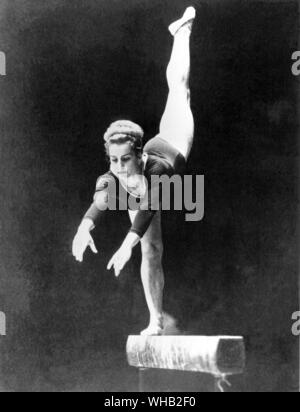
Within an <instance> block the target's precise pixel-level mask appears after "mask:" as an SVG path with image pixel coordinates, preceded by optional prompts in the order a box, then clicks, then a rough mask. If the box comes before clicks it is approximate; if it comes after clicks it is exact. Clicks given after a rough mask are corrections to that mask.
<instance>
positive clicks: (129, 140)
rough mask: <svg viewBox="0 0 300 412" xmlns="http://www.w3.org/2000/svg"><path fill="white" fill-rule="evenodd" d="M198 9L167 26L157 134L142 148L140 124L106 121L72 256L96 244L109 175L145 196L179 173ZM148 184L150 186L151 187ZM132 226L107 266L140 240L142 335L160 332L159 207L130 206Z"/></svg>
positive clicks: (188, 138) (186, 150) (186, 140)
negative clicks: (163, 99) (102, 166)
mask: <svg viewBox="0 0 300 412" xmlns="http://www.w3.org/2000/svg"><path fill="white" fill-rule="evenodd" d="M195 17H196V10H195V9H194V8H193V7H189V8H187V9H186V11H185V13H184V15H183V17H182V18H181V19H179V20H177V21H175V22H174V23H173V24H171V25H170V26H169V31H170V33H171V34H172V36H173V37H174V43H173V50H172V55H171V59H170V62H169V65H168V68H167V80H168V86H169V95H168V99H167V104H166V108H165V111H164V114H163V116H162V119H161V123H160V129H159V134H158V135H157V136H156V137H154V138H153V139H151V140H150V141H148V142H147V144H146V145H145V146H144V148H143V136H144V133H143V130H142V128H141V127H140V126H138V125H136V124H135V123H133V122H131V121H127V120H120V121H117V122H114V123H113V124H111V125H110V127H109V128H108V130H107V131H106V133H105V135H104V141H105V149H106V152H107V155H108V157H109V160H110V170H109V172H108V173H106V174H105V175H103V176H101V177H100V178H99V179H98V180H97V183H96V192H95V195H94V202H93V204H92V205H91V207H90V208H89V210H88V211H87V213H86V214H85V216H84V218H83V220H82V222H81V224H80V226H79V228H78V231H77V234H76V236H75V238H74V241H73V256H74V257H75V258H76V260H77V261H79V262H82V260H83V255H84V252H85V251H86V249H87V248H88V247H90V248H91V250H92V251H93V252H94V253H97V249H96V246H95V243H94V240H93V238H92V236H91V231H92V230H93V229H94V228H95V226H96V225H97V223H98V222H99V220H100V219H101V216H102V214H103V211H104V210H105V207H104V206H105V204H107V202H108V197H109V191H108V187H109V184H110V182H111V181H112V180H118V182H119V183H120V186H121V187H122V188H123V189H124V190H125V191H126V192H127V194H129V195H130V196H134V197H135V198H139V199H141V200H143V198H144V197H145V195H146V191H147V185H146V184H145V179H146V181H147V182H149V181H150V179H151V176H153V175H159V176H161V175H168V176H172V175H175V174H176V175H178V174H179V175H183V173H184V170H185V166H186V162H187V159H188V157H189V154H190V152H191V148H192V145H193V139H194V119H193V114H192V111H191V106H190V87H189V77H190V36H191V32H192V27H193V23H194V20H195ZM150 190H151V189H150ZM128 213H129V217H130V220H131V223H132V226H131V229H130V231H129V233H128V234H127V236H126V238H125V239H124V242H123V244H122V245H121V247H120V248H119V250H118V251H117V252H116V253H115V254H114V256H113V257H112V259H111V260H110V262H109V264H108V266H107V268H108V270H110V269H114V272H115V275H116V276H117V277H118V276H119V275H120V273H121V271H122V270H123V268H124V267H125V265H126V264H127V263H128V261H129V260H130V259H131V256H132V252H133V248H134V247H135V246H137V245H138V244H139V243H140V244H141V251H142V264H141V277H142V283H143V288H144V292H145V297H146V301H147V306H148V309H149V313H150V323H149V326H148V327H147V328H146V329H145V330H144V331H142V332H141V335H144V336H147V335H162V334H164V331H165V324H164V314H163V289H164V272H163V267H162V256H163V242H162V230H161V211H160V210H158V211H154V210H141V209H140V210H128Z"/></svg>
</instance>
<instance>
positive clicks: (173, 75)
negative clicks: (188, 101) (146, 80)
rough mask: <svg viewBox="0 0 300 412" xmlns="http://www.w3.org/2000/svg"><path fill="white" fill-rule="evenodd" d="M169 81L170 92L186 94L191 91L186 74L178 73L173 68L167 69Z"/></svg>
mask: <svg viewBox="0 0 300 412" xmlns="http://www.w3.org/2000/svg"><path fill="white" fill-rule="evenodd" d="M167 81H168V86H169V90H170V91H173V90H174V91H175V90H176V91H178V92H184V93H186V92H187V91H188V90H189V89H190V86H189V77H188V76H186V75H185V74H181V73H177V72H176V71H174V70H173V69H172V68H171V66H169V67H168V69H167Z"/></svg>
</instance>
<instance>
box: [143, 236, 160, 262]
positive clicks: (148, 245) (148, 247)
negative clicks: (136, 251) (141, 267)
mask: <svg viewBox="0 0 300 412" xmlns="http://www.w3.org/2000/svg"><path fill="white" fill-rule="evenodd" d="M163 253H164V246H163V243H162V241H161V240H157V241H155V240H143V241H142V257H143V260H147V261H150V262H152V263H155V264H157V263H158V264H160V263H161V261H162V257H163Z"/></svg>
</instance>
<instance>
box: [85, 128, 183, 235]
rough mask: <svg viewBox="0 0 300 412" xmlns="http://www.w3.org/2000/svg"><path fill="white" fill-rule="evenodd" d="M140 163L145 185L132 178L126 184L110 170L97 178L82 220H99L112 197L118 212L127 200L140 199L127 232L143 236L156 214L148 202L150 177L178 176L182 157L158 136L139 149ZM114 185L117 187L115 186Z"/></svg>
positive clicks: (181, 165)
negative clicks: (112, 188)
mask: <svg viewBox="0 0 300 412" xmlns="http://www.w3.org/2000/svg"><path fill="white" fill-rule="evenodd" d="M143 164H144V168H143V177H144V179H145V180H146V182H145V181H143V180H141V179H138V178H136V179H132V180H130V179H129V181H128V182H127V184H126V183H125V182H122V181H121V180H120V179H119V178H118V177H117V176H115V175H114V174H113V173H112V172H111V171H108V172H107V173H105V174H104V175H102V176H100V177H99V178H98V179H97V183H96V190H95V194H94V202H93V204H92V206H91V207H90V209H89V210H88V211H87V213H86V215H85V218H88V219H91V220H93V221H94V222H95V223H97V222H98V221H99V220H100V219H101V216H102V214H103V211H104V210H105V208H106V205H107V204H108V203H110V200H112V199H111V197H112V196H115V197H116V199H115V200H116V201H117V205H118V208H119V209H120V210H124V208H125V209H126V206H127V205H128V198H129V197H130V196H133V197H134V198H138V199H140V202H139V203H138V209H136V210H138V213H137V216H136V218H135V221H134V223H133V224H132V226H131V229H130V231H131V232H133V233H136V234H137V235H139V236H140V237H143V235H144V234H145V232H146V231H147V229H148V227H149V225H150V223H151V220H152V218H153V216H154V214H155V213H156V211H157V210H156V208H154V207H152V205H151V203H150V202H151V201H152V202H153V198H155V196H152V192H153V191H154V190H156V189H157V188H156V187H153V185H152V181H151V177H152V176H169V177H171V176H173V175H175V174H179V175H182V174H183V173H184V169H185V165H186V161H185V158H184V157H183V155H182V154H180V153H179V152H178V151H177V150H176V149H175V148H174V147H173V146H171V145H170V144H169V143H168V142H167V141H165V140H164V139H163V138H162V137H160V136H159V135H158V136H156V137H154V138H153V139H151V140H149V142H148V143H147V144H146V145H145V147H144V150H143ZM118 182H120V183H121V184H117V183H118ZM110 187H115V188H116V191H115V192H114V193H112V192H111V191H110V190H109V188H110ZM157 193H158V195H161V192H160V190H158V191H157ZM146 194H147V196H146ZM144 201H145V202H147V205H146V207H145V203H143V202H144ZM122 202H123V204H122ZM125 202H126V204H125ZM145 209H147V210H145Z"/></svg>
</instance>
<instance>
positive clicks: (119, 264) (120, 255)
mask: <svg viewBox="0 0 300 412" xmlns="http://www.w3.org/2000/svg"><path fill="white" fill-rule="evenodd" d="M140 240H141V238H140V237H139V235H138V234H136V233H133V232H129V233H128V235H127V236H126V238H125V240H124V242H123V244H122V246H121V247H120V249H119V250H118V251H117V252H116V253H115V254H114V256H113V257H112V258H111V260H110V262H109V264H108V265H107V269H108V270H110V269H112V268H114V271H115V276H116V277H119V276H120V273H121V272H122V270H123V269H124V267H125V265H126V264H127V263H128V262H129V260H130V259H131V256H132V251H133V249H134V247H135V246H136V245H137V244H138V243H139V242H140Z"/></svg>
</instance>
